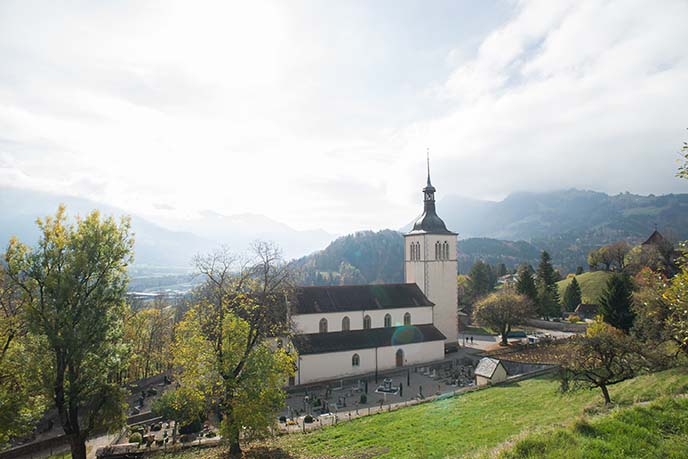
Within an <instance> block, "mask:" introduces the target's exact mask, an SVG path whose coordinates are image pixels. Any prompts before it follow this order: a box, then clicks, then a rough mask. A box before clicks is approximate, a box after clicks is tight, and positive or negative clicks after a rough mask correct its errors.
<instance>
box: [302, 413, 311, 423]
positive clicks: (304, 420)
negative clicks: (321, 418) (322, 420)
mask: <svg viewBox="0 0 688 459" xmlns="http://www.w3.org/2000/svg"><path fill="white" fill-rule="evenodd" d="M303 422H305V423H306V424H311V423H312V422H313V416H311V415H310V414H307V415H306V417H305V418H303Z"/></svg>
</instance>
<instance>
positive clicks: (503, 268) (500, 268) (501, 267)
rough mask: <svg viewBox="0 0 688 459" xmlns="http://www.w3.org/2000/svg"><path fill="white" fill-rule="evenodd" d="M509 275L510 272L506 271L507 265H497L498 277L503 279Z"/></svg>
mask: <svg viewBox="0 0 688 459" xmlns="http://www.w3.org/2000/svg"><path fill="white" fill-rule="evenodd" d="M507 274H509V271H508V270H507V269H506V265H505V264H504V263H500V264H498V265H497V277H502V276H506V275H507Z"/></svg>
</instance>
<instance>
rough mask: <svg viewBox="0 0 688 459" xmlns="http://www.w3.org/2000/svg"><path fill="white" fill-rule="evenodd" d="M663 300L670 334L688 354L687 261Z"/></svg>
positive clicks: (663, 293)
mask: <svg viewBox="0 0 688 459" xmlns="http://www.w3.org/2000/svg"><path fill="white" fill-rule="evenodd" d="M662 299H663V300H664V301H665V302H666V304H667V306H668V310H669V314H668V317H667V319H666V324H667V328H668V333H669V335H670V336H671V338H672V339H673V340H674V341H675V342H676V343H677V344H678V346H679V348H680V349H681V350H682V351H683V352H684V353H686V354H688V263H686V262H685V261H684V263H683V266H682V267H681V271H679V273H678V274H677V275H676V276H674V277H673V278H672V279H671V283H670V284H669V285H668V287H667V288H666V290H665V291H664V292H662Z"/></svg>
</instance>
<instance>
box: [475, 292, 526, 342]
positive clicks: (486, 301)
mask: <svg viewBox="0 0 688 459" xmlns="http://www.w3.org/2000/svg"><path fill="white" fill-rule="evenodd" d="M533 314H534V308H533V303H532V302H531V301H530V300H529V299H528V298H527V297H526V296H525V295H520V294H518V293H513V292H510V291H508V290H501V291H499V292H496V293H491V294H490V295H488V296H487V297H485V298H483V299H482V300H480V301H478V302H477V303H476V304H475V306H474V310H473V320H475V321H477V322H479V323H480V324H482V325H487V326H488V327H490V328H493V329H495V330H497V331H499V334H500V335H501V337H502V341H501V344H502V346H506V345H508V341H507V336H508V335H509V332H511V327H512V326H513V325H517V324H520V323H523V322H524V321H525V320H526V319H527V318H529V317H532V316H533Z"/></svg>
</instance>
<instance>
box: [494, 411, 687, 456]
mask: <svg viewBox="0 0 688 459" xmlns="http://www.w3.org/2000/svg"><path fill="white" fill-rule="evenodd" d="M686 455H688V399H685V398H681V399H671V398H664V399H661V400H659V401H656V402H654V403H652V404H650V405H647V406H635V407H633V408H629V409H625V410H617V411H616V412H614V413H612V414H611V415H609V416H605V417H599V418H596V419H593V420H591V421H589V420H586V419H580V420H577V421H576V422H574V423H573V425H572V426H570V427H567V428H559V429H556V430H554V431H550V432H547V433H539V434H532V435H529V436H527V437H526V438H524V439H522V440H519V441H518V442H516V444H515V445H514V446H513V447H512V448H510V449H507V450H505V451H503V452H502V453H501V454H500V456H499V457H500V458H503V459H517V458H518V459H522V458H533V459H535V458H541V457H547V458H551V459H558V458H561V459H564V458H566V459H578V458H580V459H584V458H585V459H597V458H599V459H603V458H605V459H606V458H619V459H622V458H627V457H656V458H676V459H678V458H685V457H686Z"/></svg>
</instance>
